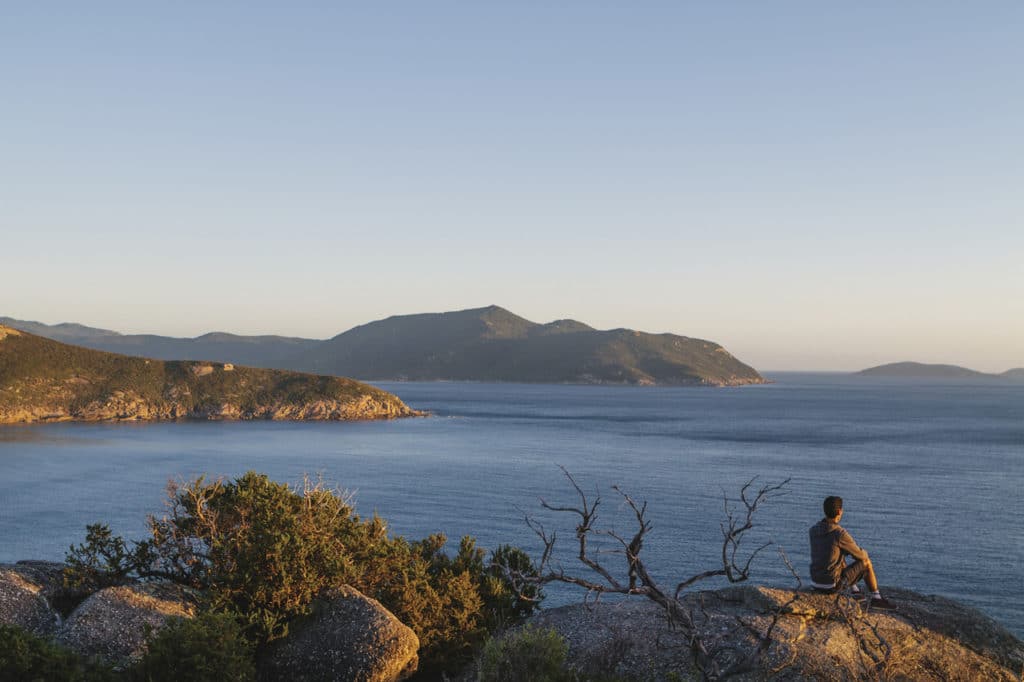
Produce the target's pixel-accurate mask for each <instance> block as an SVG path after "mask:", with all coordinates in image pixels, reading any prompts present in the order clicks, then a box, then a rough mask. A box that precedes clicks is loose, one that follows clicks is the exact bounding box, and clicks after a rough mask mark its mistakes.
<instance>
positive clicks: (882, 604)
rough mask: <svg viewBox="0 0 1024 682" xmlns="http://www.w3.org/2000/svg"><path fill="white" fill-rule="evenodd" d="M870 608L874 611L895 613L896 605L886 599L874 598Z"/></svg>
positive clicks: (869, 603) (869, 605)
mask: <svg viewBox="0 0 1024 682" xmlns="http://www.w3.org/2000/svg"><path fill="white" fill-rule="evenodd" d="M868 608H870V609H871V610H873V611H895V610H896V605H895V604H893V603H892V602H891V601H889V600H888V599H886V598H885V597H872V598H871V601H870V602H868Z"/></svg>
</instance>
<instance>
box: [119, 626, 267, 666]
mask: <svg viewBox="0 0 1024 682" xmlns="http://www.w3.org/2000/svg"><path fill="white" fill-rule="evenodd" d="M255 677H256V666H255V663H254V649H253V645H252V644H251V643H250V642H249V641H247V640H246V639H245V637H243V635H242V629H241V627H240V626H239V624H238V622H237V621H236V620H235V618H234V617H232V616H231V615H230V614H224V613H218V614H215V613H204V614H200V615H199V616H197V617H196V618H176V619H173V620H171V621H170V622H169V623H168V624H167V625H166V626H164V627H163V628H161V629H160V630H158V631H157V632H156V633H155V634H153V635H152V636H151V637H150V638H149V639H148V641H147V650H146V655H145V656H143V658H142V660H141V661H139V663H138V664H137V665H136V666H135V668H134V669H133V670H132V672H131V678H132V679H133V680H137V681H138V682H181V681H182V680H189V681H190V682H248V681H249V680H253V679H255Z"/></svg>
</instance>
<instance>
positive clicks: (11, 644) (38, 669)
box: [0, 625, 117, 682]
mask: <svg viewBox="0 0 1024 682" xmlns="http://www.w3.org/2000/svg"><path fill="white" fill-rule="evenodd" d="M115 679H117V678H116V677H115V674H114V671H113V670H111V669H110V668H109V667H107V666H105V665H104V664H102V663H100V662H98V661H94V660H91V659H87V658H84V657H82V656H79V655H78V654H76V653H74V652H71V651H67V650H66V649H62V648H60V647H58V646H56V645H54V644H51V643H50V642H47V641H46V640H44V639H41V638H39V637H36V636H35V635H32V634H31V633H28V632H25V631H24V630H22V629H21V628H17V627H14V626H12V625H0V680H2V681H3V682H7V681H8V680H9V681H10V682H15V681H17V682H72V681H74V682H112V681H113V680H115Z"/></svg>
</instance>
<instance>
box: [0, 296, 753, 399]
mask: <svg viewBox="0 0 1024 682" xmlns="http://www.w3.org/2000/svg"><path fill="white" fill-rule="evenodd" d="M0 323H4V324H7V325H9V326H11V327H15V328H18V329H23V330H24V331H27V332H30V333H33V334H38V335H40V336H47V337H49V338H53V339H56V340H59V341H63V342H65V343H74V344H77V345H81V346H85V347H88V348H96V349H101V350H108V351H117V352H122V353H130V354H133V355H135V354H138V355H145V356H150V357H154V358H160V359H163V360H200V359H201V360H206V361H212V362H232V363H240V364H248V365H252V366H255V367H276V368H280V369H289V370H296V371H303V372H314V373H317V374H331V375H338V376H350V377H357V378H359V379H364V380H377V381H438V380H447V381H499V382H526V383H574V384H625V385H666V386H740V385H745V384H762V383H765V379H764V378H763V377H762V376H761V375H760V374H759V373H758V372H757V370H755V369H754V368H753V367H750V366H749V365H746V364H744V363H742V362H741V361H739V360H738V359H736V358H735V357H733V356H732V355H731V354H730V353H729V352H728V351H726V349H725V348H723V347H722V346H721V345H719V344H717V343H714V342H712V341H706V340H703V339H695V338H690V337H686V336H677V335H675V334H649V333H646V332H640V331H633V330H631V329H613V330H608V331H602V330H597V329H594V328H592V327H590V326H588V325H586V324H584V323H582V322H577V321H576V320H556V321H554V322H549V323H547V324H538V323H536V322H531V321H530V320H527V319H525V318H522V317H519V316H518V315H515V314H514V313H511V312H509V311H508V310H505V309H504V308H501V307H498V306H489V307H486V308H474V309H469V310H460V311H455V312H445V313H424V314H419V315H399V316H394V317H389V318H387V319H385V320H378V321H376V322H370V323H369V324H365V325H361V326H358V327H355V328H353V329H350V330H348V331H346V332H344V333H342V334H339V335H337V336H335V337H333V338H331V339H327V340H326V341H316V340H312V339H301V338H294V337H284V336H239V335H234V334H224V333H215V334H206V335H203V336H200V337H196V338H194V339H179V338H172V337H162V336H153V335H122V334H118V333H117V332H112V331H109V330H102V329H95V328H92V327H85V326H82V325H77V324H61V325H43V324H40V323H38V322H25V321H21V320H13V319H11V318H0Z"/></svg>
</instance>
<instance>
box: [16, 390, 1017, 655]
mask: <svg viewBox="0 0 1024 682" xmlns="http://www.w3.org/2000/svg"><path fill="white" fill-rule="evenodd" d="M770 378H772V379H773V380H774V382H775V383H772V384H768V385H764V386H748V387H742V388H728V389H712V388H646V387H645V388H640V387H610V386H563V385H526V384H482V383H479V384H478V383H445V382H437V383H379V384H378V385H379V386H381V387H382V388H385V389H387V390H390V391H393V392H395V393H397V394H398V395H399V396H401V397H402V398H403V399H404V400H405V401H406V402H407V403H408V404H409V405H410V406H412V407H415V408H418V409H423V410H429V411H430V412H431V414H432V416H430V417H427V418H415V419H403V420H397V421H389V422H362V423H322V422H310V423H281V422H276V423H275V422H242V423H237V422H180V423H153V424H69V423H64V424H47V425H32V426H6V427H0V562H10V561H15V560H19V559H51V560H60V559H63V557H64V555H65V552H66V551H67V549H68V547H69V545H71V544H73V543H79V542H81V541H82V540H83V538H84V534H85V525H86V524H88V523H93V522H97V521H102V522H104V523H107V524H108V525H110V526H111V528H112V529H113V530H114V531H115V532H116V533H119V534H123V535H125V536H127V537H129V538H142V537H144V536H145V532H146V527H145V519H146V515H147V514H160V513H162V511H163V502H164V488H165V485H166V483H167V481H168V480H169V479H189V478H193V477H195V476H198V475H206V476H208V477H217V476H227V477H233V476H237V475H239V474H242V473H244V472H245V471H247V470H256V471H259V472H263V473H266V474H268V475H270V476H271V477H272V478H274V479H275V480H281V481H288V482H293V483H298V482H300V481H301V480H302V478H303V476H305V475H310V476H321V477H323V479H324V480H325V481H326V482H327V483H329V484H330V485H333V486H336V487H337V488H338V489H339V490H342V491H345V492H346V494H349V495H351V496H352V500H353V503H354V505H355V507H356V510H357V512H358V513H359V514H361V515H363V516H368V515H370V514H372V513H374V512H376V513H378V514H380V515H381V516H382V517H383V518H384V519H386V520H387V522H388V525H389V528H390V530H391V532H392V533H395V534H401V535H405V536H406V537H410V538H419V537H423V536H426V535H428V534H430V533H434V532H444V533H446V534H447V535H448V537H449V538H450V542H451V547H452V549H453V550H454V548H455V546H456V545H457V542H458V538H459V537H461V536H462V535H472V536H474V537H475V538H477V541H478V544H479V545H480V546H483V547H486V548H494V547H495V546H497V545H498V544H502V543H507V544H515V545H520V546H523V547H524V548H526V549H528V550H529V551H531V552H536V551H537V549H538V547H539V543H538V541H537V538H536V536H534V535H533V533H532V532H531V531H530V529H529V528H528V526H527V525H526V522H525V520H524V517H525V516H526V515H531V516H533V517H535V518H536V519H537V520H539V521H541V522H542V523H543V524H544V526H545V527H546V528H548V529H549V530H556V531H557V532H558V536H559V538H560V539H559V546H560V547H561V550H562V551H561V553H560V554H559V557H560V559H561V560H562V561H563V565H564V567H565V569H566V570H567V571H569V572H578V573H580V574H583V573H584V569H582V568H581V567H580V566H579V565H578V564H576V563H575V562H574V560H573V559H572V556H571V555H572V551H571V550H572V546H571V544H570V543H571V541H572V540H573V529H574V524H575V519H574V518H570V516H569V515H566V514H556V513H552V512H546V511H545V510H544V509H542V508H541V506H540V503H539V498H541V497H543V498H544V499H545V500H547V501H549V502H551V503H552V504H558V505H568V504H575V502H576V501H577V498H576V497H575V491H574V490H573V488H572V487H571V485H570V484H569V482H568V480H567V479H566V477H565V476H564V474H563V472H562V469H561V468H560V467H564V469H565V470H566V471H568V472H570V473H571V474H572V476H573V477H574V478H575V480H576V481H577V482H578V483H579V484H580V486H581V488H582V489H583V490H584V491H585V492H586V493H587V494H588V496H589V497H590V498H591V499H592V500H593V499H594V498H596V497H598V496H599V497H600V498H601V500H602V501H601V506H600V508H599V509H600V512H599V519H600V521H599V523H598V524H596V525H597V526H599V527H602V528H608V529H613V530H615V531H617V532H619V533H622V534H626V533H630V532H631V531H632V530H633V527H634V526H633V523H634V521H633V517H632V515H631V512H630V511H629V509H628V508H627V507H626V506H625V505H624V503H623V500H622V498H621V496H619V494H618V493H616V492H615V491H614V490H613V489H612V486H613V485H617V486H619V487H620V489H621V490H623V491H624V492H626V493H628V494H629V495H630V496H632V497H633V498H635V499H637V500H644V501H646V502H647V504H648V517H649V519H650V520H651V522H652V523H653V528H652V531H651V533H650V534H649V536H648V537H647V539H646V541H645V544H644V549H643V556H645V557H646V560H647V561H648V564H649V566H651V568H652V572H653V574H654V575H655V577H656V578H657V579H658V580H659V581H660V582H662V583H664V584H665V585H669V584H671V585H674V584H675V583H676V582H678V581H679V580H681V579H683V578H686V577H689V576H690V575H693V574H695V573H699V572H701V571H704V570H707V569H710V568H716V567H717V566H718V565H719V563H720V552H721V530H720V523H721V522H722V521H723V520H724V518H725V511H724V501H723V497H730V498H734V497H735V496H736V495H737V494H738V493H739V490H740V488H741V487H742V486H743V485H744V484H745V483H747V482H748V481H750V480H752V479H754V487H758V486H760V485H763V484H772V483H778V482H781V481H783V480H785V479H790V481H789V483H788V484H787V485H786V487H785V492H786V494H785V495H783V496H781V497H777V498H774V499H771V500H769V501H768V502H767V503H766V504H765V506H764V507H763V508H762V510H761V511H760V512H759V513H758V515H757V516H756V518H755V522H756V524H757V525H756V526H755V528H754V529H753V530H752V531H751V534H750V537H749V538H748V539H747V540H745V541H744V546H745V547H747V548H748V549H753V548H755V547H757V546H758V545H759V544H761V543H762V542H765V541H768V540H771V542H772V543H773V545H772V546H771V547H769V548H768V549H766V550H764V551H763V552H762V553H761V554H760V555H759V556H758V558H757V559H756V560H755V562H754V564H753V569H752V578H751V579H752V580H753V581H754V582H760V583H765V584H773V585H782V586H791V585H795V584H796V582H795V579H794V577H793V576H792V575H791V574H790V572H789V570H788V569H787V567H786V565H785V562H784V561H783V559H782V557H781V555H780V553H779V551H778V550H779V548H781V549H782V550H783V551H784V552H785V555H786V556H787V557H788V559H789V560H790V562H791V563H792V565H793V566H794V567H795V568H796V569H797V571H798V572H799V573H800V574H801V576H802V577H803V579H804V580H806V568H807V561H808V550H807V529H808V528H809V527H810V526H811V525H812V524H813V523H815V522H816V521H818V520H819V519H820V518H821V516H822V512H821V501H822V499H823V498H824V497H825V496H826V495H830V494H835V495H840V496H842V497H843V498H844V500H845V515H844V517H843V521H842V523H843V526H844V527H846V528H847V529H848V530H849V531H850V532H851V533H852V534H853V536H854V538H855V539H856V540H857V541H858V542H859V543H860V544H861V546H862V547H864V548H865V549H867V551H868V552H869V553H870V554H871V557H872V560H873V563H874V564H875V567H876V570H877V572H878V574H879V580H880V582H881V584H882V588H883V592H884V589H885V586H887V585H891V586H899V587H904V588H909V589H913V590H917V591H919V592H923V593H927V594H940V595H944V596H948V597H952V598H955V599H958V600H961V601H963V602H965V603H967V604H970V605H972V606H975V607H977V608H979V609H981V610H983V611H985V612H986V613H988V614H990V615H991V616H993V617H994V618H996V619H997V620H999V621H1000V622H1002V623H1003V624H1004V625H1006V626H1007V627H1009V628H1010V629H1011V630H1012V631H1013V632H1015V633H1016V634H1017V635H1018V636H1024V530H1022V524H1021V521H1020V520H1019V519H1018V518H1017V509H1016V505H1017V504H1019V503H1020V502H1021V499H1022V496H1021V488H1022V483H1024V385H1020V384H1017V385H1013V384H1004V383H985V382H974V383H972V382H949V381H921V380H895V379H893V380H881V379H867V378H859V377H856V376H852V375H844V374H803V373H780V374H776V375H771V377H770ZM605 548H608V547H607V545H605ZM601 558H602V560H603V561H606V562H607V563H608V565H609V566H610V567H611V568H612V569H613V570H617V572H618V573H619V574H620V575H624V572H625V571H624V565H623V559H622V557H620V556H618V555H614V554H602V555H601ZM723 584H725V583H724V579H712V580H708V581H704V582H702V583H699V584H698V585H696V586H694V589H699V588H715V587H720V586H722V585H723ZM582 597H583V593H582V592H579V591H577V590H575V589H573V588H565V587H563V588H557V589H552V590H549V598H548V601H547V603H548V604H550V605H555V604H560V603H566V602H568V601H572V600H580V599H582Z"/></svg>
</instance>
